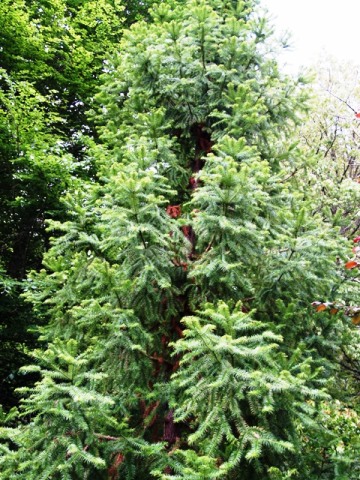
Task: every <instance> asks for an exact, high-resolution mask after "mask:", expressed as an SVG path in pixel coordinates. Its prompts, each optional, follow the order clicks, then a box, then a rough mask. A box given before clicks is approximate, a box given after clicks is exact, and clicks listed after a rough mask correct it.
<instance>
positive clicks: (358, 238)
mask: <svg viewBox="0 0 360 480" xmlns="http://www.w3.org/2000/svg"><path fill="white" fill-rule="evenodd" d="M353 242H354V243H359V242H360V235H359V236H358V237H355V238H354V240H353Z"/></svg>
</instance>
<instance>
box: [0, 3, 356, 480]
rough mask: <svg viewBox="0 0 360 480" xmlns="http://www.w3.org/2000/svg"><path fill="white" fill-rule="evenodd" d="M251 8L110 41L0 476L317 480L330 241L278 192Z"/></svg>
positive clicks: (282, 90)
mask: <svg viewBox="0 0 360 480" xmlns="http://www.w3.org/2000/svg"><path fill="white" fill-rule="evenodd" d="M256 4H257V2H256V1H252V0H246V1H233V0H228V1H224V0H207V1H204V0H188V1H187V2H186V3H185V4H176V3H173V2H167V3H161V4H160V5H159V6H157V7H156V8H154V9H153V11H152V23H150V24H149V23H145V22H139V23H137V24H136V25H134V26H133V27H132V28H130V29H129V30H128V31H127V32H126V33H125V34H124V37H123V40H122V41H121V44H120V46H119V52H120V53H119V55H118V56H116V57H115V58H114V61H113V65H112V66H111V67H110V68H109V72H108V74H107V75H106V76H105V77H104V81H103V86H102V88H101V91H100V92H99V94H98V97H97V101H98V104H99V109H98V113H97V114H95V115H96V118H97V121H98V124H99V135H100V138H101V140H102V146H100V147H97V148H94V149H93V151H92V155H93V158H94V159H95V161H96V162H97V168H98V171H99V172H100V173H99V179H98V182H96V183H86V182H82V183H81V184H80V183H79V188H78V189H77V191H75V192H74V194H73V195H72V196H71V197H70V196H68V197H67V198H66V199H65V205H66V208H67V210H68V212H69V214H70V215H71V219H70V220H69V221H67V222H66V223H60V222H51V223H50V226H49V228H50V229H51V230H52V231H54V232H56V233H57V237H56V239H54V240H53V243H52V248H51V249H50V251H49V252H48V253H47V255H46V257H45V261H44V270H42V271H41V272H40V273H39V274H33V275H32V276H31V277H30V278H29V279H28V282H27V297H28V299H29V300H30V301H31V302H32V303H33V305H34V309H35V312H36V313H37V315H38V316H39V318H42V317H44V318H47V319H49V322H48V324H47V326H46V327H44V328H43V329H42V338H43V340H44V348H43V350H40V349H39V350H37V351H35V352H34V353H33V356H34V359H35V360H36V361H35V365H34V366H30V367H27V369H26V371H28V372H37V373H39V374H40V378H41V379H40V380H39V382H38V383H37V384H36V385H35V386H34V387H33V388H31V389H23V395H24V400H23V407H22V410H21V413H20V415H21V417H20V418H24V419H25V420H26V423H25V422H24V424H22V422H19V424H18V426H16V427H11V426H4V427H2V428H1V430H0V434H1V437H2V439H3V442H2V444H1V445H2V446H1V448H2V454H3V455H2V457H1V459H0V468H1V471H2V478H4V479H5V480H6V479H15V478H17V479H26V480H35V479H37V480H38V479H40V478H41V479H50V478H51V479H97V478H99V479H113V480H115V479H117V478H126V479H133V480H135V479H136V480H140V479H147V480H148V479H161V480H170V479H173V480H175V479H184V480H185V479H186V480H200V479H227V480H230V479H243V480H247V479H252V480H253V479H286V478H299V479H300V478H312V476H314V478H315V475H317V474H318V472H316V471H315V470H316V468H317V467H318V465H317V463H316V462H317V461H318V462H320V459H315V461H314V462H313V463H314V464H315V467H314V466H313V463H311V464H308V463H307V462H306V459H304V458H302V456H301V449H302V442H303V441H305V442H306V438H308V437H309V436H311V435H314V434H315V432H317V431H318V430H317V429H319V428H320V427H319V425H318V424H317V423H316V414H317V409H318V404H319V402H321V401H331V397H330V395H329V392H330V391H331V389H330V387H331V384H332V382H333V378H334V375H335V374H336V368H335V367H333V366H332V365H331V362H332V360H333V358H334V356H336V355H337V354H338V353H339V351H340V347H341V345H342V343H343V342H344V341H345V340H344V338H345V334H347V333H348V332H349V328H350V326H349V325H348V324H347V323H346V320H344V318H343V317H341V315H340V314H339V315H335V316H331V317H330V316H329V315H323V316H318V315H316V314H314V312H313V309H312V307H311V302H312V301H314V300H315V299H317V298H320V297H322V298H325V297H326V296H327V295H328V294H329V292H331V291H335V290H336V291H337V292H339V291H340V290H339V289H340V288H341V285H342V283H343V279H342V277H341V274H340V273H339V271H340V270H341V266H339V262H337V259H339V258H341V257H342V255H343V254H344V249H343V243H344V242H342V241H341V240H339V239H338V232H337V231H335V230H334V229H333V228H332V227H331V226H330V225H327V224H326V223H324V222H323V221H322V219H321V217H320V216H317V215H313V214H312V212H311V210H310V208H309V204H308V203H309V202H308V199H307V198H304V197H303V196H302V195H301V192H300V194H297V192H296V191H293V190H291V188H290V187H291V185H290V183H289V182H288V179H287V173H286V170H287V169H286V168H284V164H285V165H286V164H287V162H290V161H293V155H292V148H291V147H289V142H288V140H287V138H288V137H289V136H291V133H292V131H293V129H294V128H295V126H296V125H297V124H298V122H300V121H301V119H302V115H303V113H304V105H305V100H306V94H305V93H304V89H302V88H301V87H302V85H301V82H297V81H294V80H292V79H290V78H286V77H284V76H283V75H282V74H281V73H280V72H279V71H278V68H277V65H276V61H275V60H274V59H273V58H272V55H271V51H270V50H271V48H270V47H268V45H269V44H268V43H267V40H266V39H267V37H268V36H269V34H270V30H269V29H268V27H267V22H266V20H265V19H264V18H263V17H262V16H261V15H259V13H258V10H257V9H256ZM297 155H298V156H299V155H301V152H299V151H298V152H297ZM59 233H61V235H59ZM304 438H305V440H304ZM324 478H325V477H324ZM329 478H331V477H329ZM334 478H335V477H334Z"/></svg>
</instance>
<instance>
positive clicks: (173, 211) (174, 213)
mask: <svg viewBox="0 0 360 480" xmlns="http://www.w3.org/2000/svg"><path fill="white" fill-rule="evenodd" d="M166 213H167V214H168V215H169V217H171V218H178V217H180V215H181V207H180V205H169V206H168V207H167V208H166Z"/></svg>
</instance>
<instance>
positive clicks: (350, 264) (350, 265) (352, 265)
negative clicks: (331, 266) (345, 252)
mask: <svg viewBox="0 0 360 480" xmlns="http://www.w3.org/2000/svg"><path fill="white" fill-rule="evenodd" d="M358 265H359V263H358V262H357V261H356V260H349V261H348V262H346V263H345V268H346V269H347V270H351V269H353V268H355V267H357V266H358Z"/></svg>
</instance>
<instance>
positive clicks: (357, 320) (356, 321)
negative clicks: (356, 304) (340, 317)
mask: <svg viewBox="0 0 360 480" xmlns="http://www.w3.org/2000/svg"><path fill="white" fill-rule="evenodd" d="M351 322H352V323H353V324H354V325H360V314H357V315H355V316H354V317H352V319H351Z"/></svg>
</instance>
